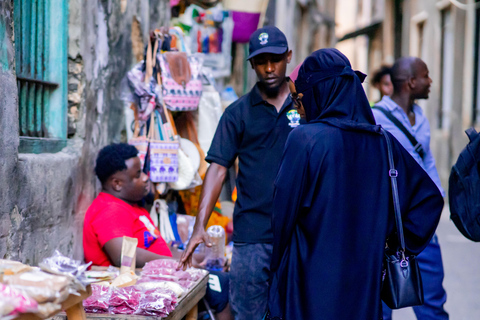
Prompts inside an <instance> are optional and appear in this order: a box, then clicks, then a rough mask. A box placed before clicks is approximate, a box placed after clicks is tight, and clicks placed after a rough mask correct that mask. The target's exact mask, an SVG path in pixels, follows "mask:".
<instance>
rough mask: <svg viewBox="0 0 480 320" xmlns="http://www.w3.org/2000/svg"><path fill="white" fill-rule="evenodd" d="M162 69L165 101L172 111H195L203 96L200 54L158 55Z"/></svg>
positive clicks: (170, 53) (176, 53)
mask: <svg viewBox="0 0 480 320" xmlns="http://www.w3.org/2000/svg"><path fill="white" fill-rule="evenodd" d="M158 60H159V63H160V69H161V82H162V88H163V101H164V102H165V104H166V106H167V108H168V109H169V110H172V111H193V110H196V109H197V108H198V103H199V102H200V97H201V96H202V80H201V78H200V69H201V68H202V64H203V63H202V60H201V59H200V58H199V57H198V56H190V57H188V56H187V54H186V53H185V52H166V53H164V54H160V55H158Z"/></svg>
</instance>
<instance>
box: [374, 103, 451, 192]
mask: <svg viewBox="0 0 480 320" xmlns="http://www.w3.org/2000/svg"><path fill="white" fill-rule="evenodd" d="M376 106H378V107H381V108H384V109H386V110H388V111H390V112H391V113H392V115H393V116H394V117H396V118H397V119H398V120H400V122H401V123H402V124H403V125H404V126H405V128H407V130H408V131H410V133H411V134H412V135H413V136H414V137H415V139H417V141H418V142H419V143H420V144H421V145H422V147H423V150H424V151H425V158H424V159H422V158H421V157H420V155H419V154H418V152H416V151H415V148H414V147H413V145H412V143H411V142H410V140H408V138H407V136H406V135H405V134H404V133H403V132H402V131H401V130H400V129H399V128H398V127H397V126H396V125H395V124H394V123H393V122H391V121H390V120H389V119H388V118H387V117H386V116H385V115H384V114H383V113H382V112H381V111H379V110H375V109H373V110H372V111H373V115H374V116H375V121H376V122H377V124H380V125H381V126H382V127H383V128H384V129H385V130H387V131H389V132H390V133H391V134H393V136H394V137H395V138H397V140H398V141H399V142H400V143H401V144H402V146H403V147H404V148H405V149H406V150H407V151H408V152H409V153H410V155H411V156H412V157H413V158H414V159H415V160H416V161H417V162H418V164H419V165H420V166H422V168H423V169H424V170H425V171H426V172H427V173H428V175H429V176H430V178H431V179H432V180H433V182H435V184H436V185H437V187H438V189H439V190H440V192H441V194H442V196H443V197H445V191H444V190H443V188H442V185H441V183H440V177H439V176H438V172H437V168H436V167H435V159H434V158H433V155H432V151H431V149H430V124H429V123H428V120H427V118H426V117H425V115H424V114H423V111H422V108H420V106H418V105H417V104H414V105H413V112H414V113H415V124H414V125H413V126H412V125H411V124H410V120H409V119H408V116H407V114H406V113H405V111H403V109H402V108H401V107H400V106H399V105H397V104H396V103H395V102H394V101H393V100H392V99H390V97H387V96H384V97H383V99H382V100H381V101H379V102H378V103H377V104H376Z"/></svg>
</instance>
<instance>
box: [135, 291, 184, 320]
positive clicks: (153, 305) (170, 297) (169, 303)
mask: <svg viewBox="0 0 480 320" xmlns="http://www.w3.org/2000/svg"><path fill="white" fill-rule="evenodd" d="M176 304H177V297H176V296H175V294H174V293H173V291H171V290H168V289H164V288H157V289H152V290H147V291H145V294H144V295H143V297H142V299H141V300H140V304H139V308H138V310H137V312H136V314H139V315H147V316H160V317H164V316H167V315H168V314H169V313H170V312H172V311H173V310H174V309H175V305H176Z"/></svg>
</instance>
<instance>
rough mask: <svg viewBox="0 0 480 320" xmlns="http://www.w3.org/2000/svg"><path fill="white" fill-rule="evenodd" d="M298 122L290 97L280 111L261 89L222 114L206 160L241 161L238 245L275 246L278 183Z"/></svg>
mask: <svg viewBox="0 0 480 320" xmlns="http://www.w3.org/2000/svg"><path fill="white" fill-rule="evenodd" d="M299 120H300V116H299V115H298V112H297V111H296V109H295V107H294V104H293V101H292V100H291V98H290V97H288V98H287V99H286V100H285V102H284V104H283V106H282V108H281V110H280V112H277V110H276V108H275V106H273V105H271V104H270V103H268V102H267V101H265V100H263V98H262V96H261V94H260V90H259V89H258V86H255V87H254V88H253V89H252V90H251V91H250V92H249V93H248V94H246V95H244V96H243V97H241V98H240V99H238V100H237V101H235V102H234V103H232V104H231V105H230V106H229V107H228V108H227V109H226V110H225V112H224V114H223V115H222V118H221V119H220V122H219V124H218V127H217V131H216V132H215V136H214V138H213V141H212V145H211V146H210V150H209V151H208V154H207V157H206V159H205V160H206V161H208V162H215V163H217V164H219V165H221V166H224V167H226V168H229V167H230V166H231V165H232V164H233V163H234V161H235V159H236V158H237V156H238V161H239V166H238V175H237V181H236V183H237V202H236V203H235V210H234V213H233V224H234V231H233V241H234V242H244V243H269V242H272V240H273V233H272V227H271V217H272V203H273V190H274V181H275V177H276V175H277V171H278V168H279V166H280V161H281V159H282V154H283V149H284V147H285V142H286V141H287V137H288V134H289V133H290V131H291V130H292V129H293V128H294V127H295V126H298V124H299Z"/></svg>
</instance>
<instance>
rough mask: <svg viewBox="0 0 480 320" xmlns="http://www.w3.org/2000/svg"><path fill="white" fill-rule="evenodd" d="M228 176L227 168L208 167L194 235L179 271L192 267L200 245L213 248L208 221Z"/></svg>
mask: <svg viewBox="0 0 480 320" xmlns="http://www.w3.org/2000/svg"><path fill="white" fill-rule="evenodd" d="M226 174H227V168H226V167H223V166H221V165H219V164H216V163H212V164H211V165H210V167H208V170H207V173H206V174H205V180H204V181H203V188H202V193H201V194H200V203H199V204H198V215H197V218H196V220H195V226H194V227H193V234H192V237H191V238H190V241H189V242H188V246H187V249H185V251H184V252H183V254H182V256H181V257H180V261H179V262H178V266H177V270H179V269H180V268H183V270H185V269H187V267H191V266H192V255H193V252H194V251H195V249H196V248H197V247H198V245H199V244H200V243H205V245H206V246H207V247H211V246H212V244H211V243H210V239H209V237H208V234H207V232H205V228H206V227H207V223H208V219H210V215H211V214H212V211H213V208H214V206H215V202H217V199H218V197H219V196H220V191H221V190H222V185H223V181H224V180H225V175H226Z"/></svg>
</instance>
